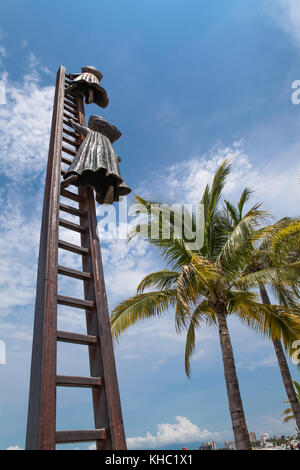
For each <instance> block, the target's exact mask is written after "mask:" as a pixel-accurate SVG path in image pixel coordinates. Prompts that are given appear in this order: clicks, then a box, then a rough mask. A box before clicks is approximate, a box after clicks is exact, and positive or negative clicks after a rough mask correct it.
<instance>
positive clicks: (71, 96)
mask: <svg viewBox="0 0 300 470" xmlns="http://www.w3.org/2000/svg"><path fill="white" fill-rule="evenodd" d="M65 98H67V100H69V101H72V102H73V103H76V99H75V98H74V96H73V95H71V94H70V93H65Z"/></svg>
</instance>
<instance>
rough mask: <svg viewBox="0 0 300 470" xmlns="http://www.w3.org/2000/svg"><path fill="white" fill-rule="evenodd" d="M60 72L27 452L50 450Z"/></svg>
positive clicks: (53, 428)
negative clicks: (31, 450) (29, 450)
mask: <svg viewBox="0 0 300 470" xmlns="http://www.w3.org/2000/svg"><path fill="white" fill-rule="evenodd" d="M64 84H65V68H64V67H63V66H61V67H60V68H59V70H58V72H57V79H56V89H55V97H54V106H53V115H52V127H51V135H50V146H49V155H48V165H47V173H46V184H45V194H44V205H43V216H42V226H41V239H40V250H39V262H38V273H37V296H36V304H35V319H34V334H33V345H32V363H31V377H30V392H29V407H28V420H27V433H26V449H44V450H45V449H51V450H53V449H55V431H56V330H57V265H58V230H59V225H58V218H59V195H60V171H61V149H62V130H63V107H64Z"/></svg>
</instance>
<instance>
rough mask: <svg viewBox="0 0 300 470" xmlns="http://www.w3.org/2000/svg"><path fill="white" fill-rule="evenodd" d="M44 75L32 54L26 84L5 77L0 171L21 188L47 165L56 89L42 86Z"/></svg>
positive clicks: (0, 115)
mask: <svg viewBox="0 0 300 470" xmlns="http://www.w3.org/2000/svg"><path fill="white" fill-rule="evenodd" d="M40 72H41V70H40V66H39V62H38V61H37V60H36V58H35V56H34V55H33V54H32V53H31V54H30V55H29V68H28V73H26V75H25V76H24V77H23V81H22V82H20V83H15V82H11V81H10V78H9V75H8V74H7V73H5V74H4V75H3V78H4V79H5V82H6V104H5V105H2V106H1V107H0V129H1V130H0V169H1V172H2V174H3V175H5V176H7V177H8V178H9V179H10V180H14V181H16V182H18V184H20V183H24V182H26V181H30V182H32V181H33V179H34V178H35V177H36V176H38V175H40V173H41V172H42V171H44V169H45V165H46V161H47V153H48V145H49V130H50V124H51V114H52V105H53V94H54V87H53V86H41V85H40V84H39V79H40Z"/></svg>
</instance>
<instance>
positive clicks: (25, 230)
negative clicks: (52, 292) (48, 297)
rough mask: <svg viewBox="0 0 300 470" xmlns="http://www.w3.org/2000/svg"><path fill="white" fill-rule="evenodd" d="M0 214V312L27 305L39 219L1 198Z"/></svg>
mask: <svg viewBox="0 0 300 470" xmlns="http://www.w3.org/2000/svg"><path fill="white" fill-rule="evenodd" d="M3 205H4V208H3V209H2V212H1V214H0V226H1V227H2V229H1V231H0V234H1V236H0V257H1V265H0V296H1V315H5V314H6V313H7V311H9V309H10V308H12V307H16V306H20V307H21V306H22V307H24V306H26V305H28V304H31V303H32V301H33V298H34V291H35V282H36V279H35V273H36V264H37V259H36V258H37V251H38V244H39V220H38V219H37V218H36V217H30V216H27V217H26V216H25V215H24V214H23V213H22V210H21V207H20V206H18V205H15V204H13V202H12V201H6V202H5V204H4V201H2V206H3Z"/></svg>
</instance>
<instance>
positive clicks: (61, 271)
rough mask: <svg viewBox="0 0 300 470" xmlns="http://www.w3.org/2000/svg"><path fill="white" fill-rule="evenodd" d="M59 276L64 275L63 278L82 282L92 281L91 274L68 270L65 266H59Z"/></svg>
mask: <svg viewBox="0 0 300 470" xmlns="http://www.w3.org/2000/svg"><path fill="white" fill-rule="evenodd" d="M57 270H58V274H62V275H63V276H69V277H74V278H75V279H81V280H82V281H89V280H90V279H92V275H91V273H86V272H84V271H78V270H77V269H71V268H67V267H65V266H60V265H59V266H58V267H57Z"/></svg>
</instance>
